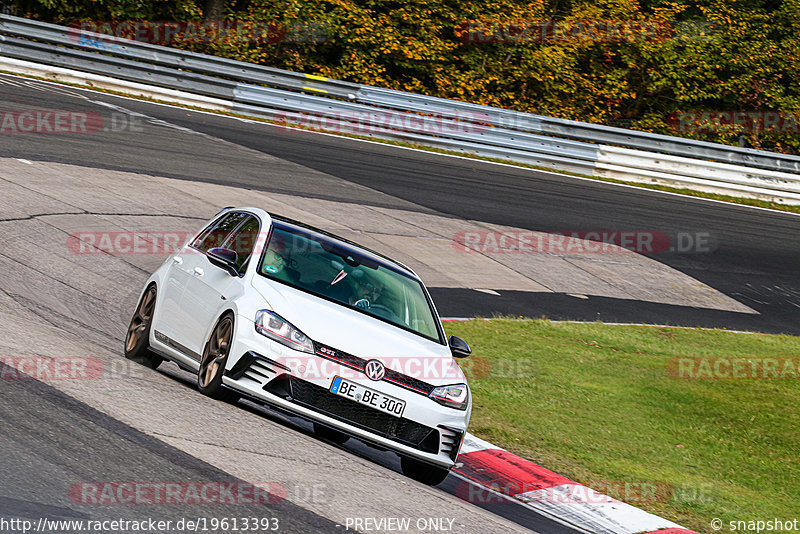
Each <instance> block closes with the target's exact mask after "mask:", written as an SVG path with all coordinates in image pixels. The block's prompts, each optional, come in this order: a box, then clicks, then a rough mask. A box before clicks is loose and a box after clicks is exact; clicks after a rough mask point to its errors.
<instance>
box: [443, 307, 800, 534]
mask: <svg viewBox="0 0 800 534" xmlns="http://www.w3.org/2000/svg"><path fill="white" fill-rule="evenodd" d="M446 326H447V331H448V334H455V335H458V336H460V337H463V338H464V339H466V340H468V341H469V343H470V344H471V345H472V347H473V355H472V357H471V360H472V361H471V362H470V360H465V362H466V363H465V364H464V367H465V369H466V370H467V374H468V375H469V376H470V386H471V387H472V390H473V394H474V409H473V415H472V422H471V425H470V431H471V432H472V433H474V434H475V435H477V436H479V437H482V438H483V439H486V440H488V441H490V442H492V443H495V444H497V445H500V446H502V447H503V448H505V449H508V450H510V451H512V452H514V453H516V454H518V455H520V456H523V457H526V458H529V459H531V460H533V461H534V462H536V463H538V464H540V465H542V466H544V467H547V468H549V469H552V470H553V471H556V472H557V473H560V474H562V475H565V476H567V477H570V478H571V479H573V480H575V481H578V482H581V483H583V484H586V485H588V486H590V487H591V486H592V485H594V486H597V487H598V489H603V482H604V481H608V482H616V483H622V482H631V483H643V484H653V485H657V487H659V488H660V489H659V491H658V495H659V497H658V498H656V499H651V498H648V499H637V498H634V499H631V500H630V502H631V504H633V505H635V506H638V507H640V508H644V509H646V510H648V511H650V512H653V513H655V514H658V515H662V516H663V517H666V518H667V519H670V520H673V521H676V522H678V523H680V524H682V525H684V526H686V527H689V528H692V529H694V530H696V531H698V532H709V533H710V532H714V531H713V530H712V529H711V528H710V526H709V521H710V520H711V519H712V518H715V517H718V518H721V519H722V520H723V521H725V522H727V521H729V520H750V519H754V520H757V519H764V520H766V519H771V518H779V519H793V518H795V517H797V515H798V512H797V511H798V504H797V503H798V502H800V410H798V404H800V379H798V378H784V379H777V380H776V379H772V380H754V379H727V380H723V379H716V380H687V379H682V380H679V379H675V378H671V377H670V376H669V375H668V372H667V362H668V361H669V360H670V359H672V358H675V357H684V356H689V357H697V356H703V357H712V358H713V357H728V358H736V357H749V358H754V357H778V358H780V357H787V358H797V357H798V356H800V338H797V337H792V336H774V335H762V334H745V333H733V332H726V331H722V330H700V329H682V328H659V327H646V326H610V325H603V324H601V323H589V324H571V323H551V322H549V321H546V320H536V321H530V320H515V319H496V320H492V321H482V320H476V321H468V322H461V323H448V324H447V325H446ZM598 481H600V483H598ZM612 487H616V486H612ZM664 488H668V489H669V491H668V492H666V493H665V492H664ZM613 496H614V497H617V498H620V497H621V495H619V494H615V495H613ZM623 500H624V499H623Z"/></svg>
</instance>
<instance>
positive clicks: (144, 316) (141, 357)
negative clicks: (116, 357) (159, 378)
mask: <svg viewBox="0 0 800 534" xmlns="http://www.w3.org/2000/svg"><path fill="white" fill-rule="evenodd" d="M155 309H156V286H155V285H151V286H150V287H149V288H147V291H145V292H144V295H142V299H141V300H140V301H139V305H138V306H137V307H136V312H135V313H134V314H133V317H132V318H131V324H130V326H129V327H128V333H127V335H126V336H125V357H126V358H128V359H129V360H133V361H135V362H138V363H141V364H142V365H145V366H147V367H150V368H151V369H155V368H156V367H158V366H159V365H160V364H161V362H162V361H164V359H163V358H162V357H161V356H158V355H157V354H154V353H153V352H152V351H151V350H150V327H151V326H152V325H153V312H154V311H155Z"/></svg>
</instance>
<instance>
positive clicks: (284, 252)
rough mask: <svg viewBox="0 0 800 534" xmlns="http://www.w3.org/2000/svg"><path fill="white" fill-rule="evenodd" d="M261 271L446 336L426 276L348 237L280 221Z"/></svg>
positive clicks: (433, 336)
mask: <svg viewBox="0 0 800 534" xmlns="http://www.w3.org/2000/svg"><path fill="white" fill-rule="evenodd" d="M258 272H259V274H261V275H263V276H266V277H267V278H271V279H273V280H278V281H280V282H282V283H284V284H287V285H290V286H292V287H295V288H298V289H301V290H303V291H306V292H308V293H313V294H315V295H318V296H321V297H324V298H327V299H328V300H332V301H334V302H337V303H339V304H342V305H343V306H347V307H349V308H353V309H356V310H359V311H361V312H363V313H366V314H369V315H372V316H374V317H377V318H379V319H381V320H383V321H385V322H388V323H391V324H393V325H396V326H399V327H400V328H403V329H405V330H410V331H411V332H414V333H416V334H418V335H421V336H424V337H426V338H429V339H432V340H434V341H438V342H440V343H441V342H442V339H441V335H440V333H439V329H438V328H437V326H436V320H435V319H434V313H433V309H432V307H431V304H430V302H429V300H428V298H427V296H426V294H425V291H424V289H423V286H422V284H421V282H419V281H418V280H416V279H414V278H412V277H411V276H408V275H406V274H404V273H402V272H401V271H400V270H399V269H396V268H393V267H391V266H390V265H388V263H384V262H381V261H380V260H379V259H377V258H375V257H374V256H373V255H371V254H368V253H366V252H364V251H362V250H359V249H358V248H356V247H353V246H350V245H348V244H346V243H344V242H341V241H336V240H333V239H330V238H327V237H326V236H324V235H321V234H317V233H311V232H308V233H307V232H304V231H301V230H298V229H295V228H292V227H288V226H283V225H281V224H280V223H275V226H274V227H273V230H272V235H271V237H270V241H269V246H268V247H267V249H266V250H265V251H264V254H263V256H262V259H261V264H260V265H259V269H258Z"/></svg>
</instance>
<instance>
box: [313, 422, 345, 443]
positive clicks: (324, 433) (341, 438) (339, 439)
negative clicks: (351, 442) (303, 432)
mask: <svg viewBox="0 0 800 534" xmlns="http://www.w3.org/2000/svg"><path fill="white" fill-rule="evenodd" d="M314 434H316V435H317V436H319V437H321V438H322V439H327V440H328V441H332V442H334V443H336V444H337V445H341V444H343V443H345V442H346V441H347V440H348V439H350V436H348V435H347V434H345V433H344V432H339V431H338V430H334V429H333V428H329V427H327V426H324V425H320V424H318V423H314Z"/></svg>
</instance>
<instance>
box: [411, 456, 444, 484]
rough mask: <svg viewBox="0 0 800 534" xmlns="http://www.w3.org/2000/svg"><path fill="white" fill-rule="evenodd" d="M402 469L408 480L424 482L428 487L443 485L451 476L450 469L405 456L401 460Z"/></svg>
mask: <svg viewBox="0 0 800 534" xmlns="http://www.w3.org/2000/svg"><path fill="white" fill-rule="evenodd" d="M400 468H401V470H402V471H403V474H404V475H405V476H407V477H408V478H413V479H414V480H416V481H417V482H422V483H423V484H427V485H428V486H436V485H438V484H441V483H442V482H444V479H446V478H447V475H449V474H450V470H449V469H445V468H443V467H435V466H432V465H430V464H426V463H425V462H420V461H419V460H414V459H413V458H406V457H405V456H403V457H401V458H400Z"/></svg>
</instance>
